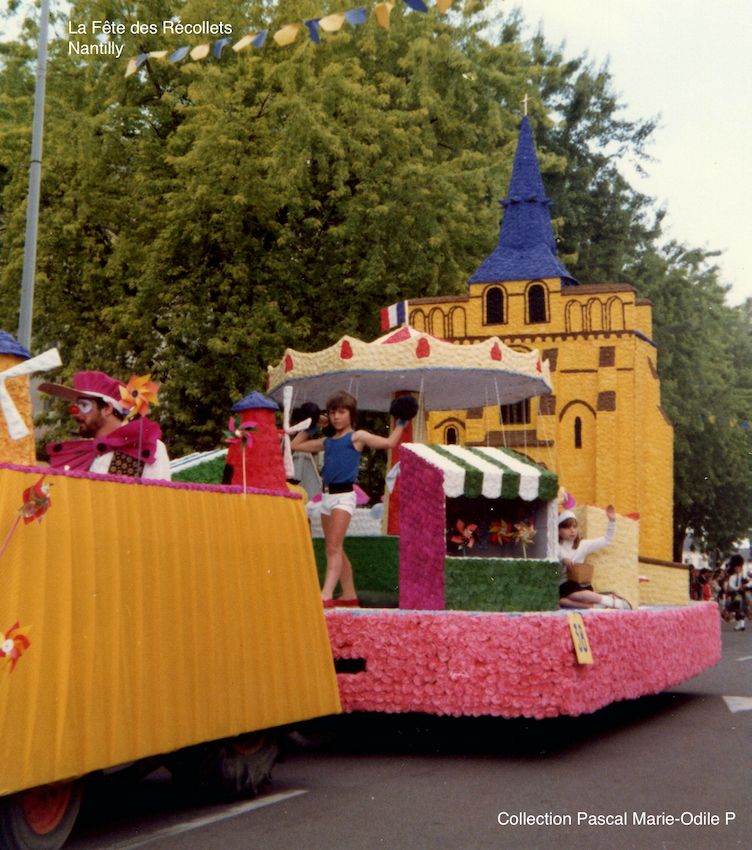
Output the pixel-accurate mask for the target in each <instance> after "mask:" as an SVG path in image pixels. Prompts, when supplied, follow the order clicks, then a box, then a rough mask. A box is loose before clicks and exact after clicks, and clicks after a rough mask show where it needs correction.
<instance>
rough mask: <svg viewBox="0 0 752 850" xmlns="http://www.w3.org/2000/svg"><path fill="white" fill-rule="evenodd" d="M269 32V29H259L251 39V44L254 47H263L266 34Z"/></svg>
mask: <svg viewBox="0 0 752 850" xmlns="http://www.w3.org/2000/svg"><path fill="white" fill-rule="evenodd" d="M268 34H269V30H261V32H260V33H259V34H258V35H257V36H256V38H254V39H253V41H252V42H251V44H252V45H253V46H254V47H263V46H264V44H265V43H266V36H267V35H268Z"/></svg>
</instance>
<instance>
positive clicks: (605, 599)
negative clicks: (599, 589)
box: [601, 593, 616, 608]
mask: <svg viewBox="0 0 752 850" xmlns="http://www.w3.org/2000/svg"><path fill="white" fill-rule="evenodd" d="M601 605H603V606H604V607H605V608H616V599H614V597H613V596H611V595H608V596H607V595H605V594H603V593H601Z"/></svg>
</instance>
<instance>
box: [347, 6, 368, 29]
mask: <svg viewBox="0 0 752 850" xmlns="http://www.w3.org/2000/svg"><path fill="white" fill-rule="evenodd" d="M345 20H346V21H347V23H348V24H350V26H351V27H358V26H360V25H361V24H364V23H365V22H366V21H367V20H368V12H366V9H365V6H358V7H357V8H355V9H348V11H347V12H345Z"/></svg>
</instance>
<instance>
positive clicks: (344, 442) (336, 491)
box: [292, 392, 418, 608]
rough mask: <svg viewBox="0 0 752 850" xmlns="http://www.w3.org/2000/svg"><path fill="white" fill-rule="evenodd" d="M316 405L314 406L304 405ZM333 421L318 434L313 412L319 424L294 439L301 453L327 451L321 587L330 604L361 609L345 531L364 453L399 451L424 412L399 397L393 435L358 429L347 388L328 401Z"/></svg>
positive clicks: (392, 410)
mask: <svg viewBox="0 0 752 850" xmlns="http://www.w3.org/2000/svg"><path fill="white" fill-rule="evenodd" d="M304 406H305V407H308V408H310V407H311V404H310V403H308V404H307V405H304ZM326 410H327V413H328V414H329V425H330V427H331V428H333V429H334V434H333V436H331V437H324V438H314V437H313V434H315V433H316V425H315V423H316V421H317V419H318V415H312V422H313V423H314V424H313V425H312V426H311V427H310V428H309V429H308V431H307V432H306V431H301V432H300V433H299V434H297V436H296V437H295V438H294V439H293V441H292V449H293V451H297V452H320V451H323V452H324V466H323V468H322V470H321V478H322V481H323V484H324V486H323V494H322V499H321V527H322V529H323V531H324V544H325V546H326V576H325V577H324V586H323V587H322V588H321V599H322V601H323V603H324V608H333V607H335V606H338V607H356V606H357V605H359V602H358V596H357V593H356V591H355V582H354V579H353V570H352V564H351V563H350V561H349V559H348V557H347V555H346V554H345V550H344V541H345V535H346V534H347V529H348V526H349V525H350V519H351V518H352V516H353V514H354V512H355V492H354V490H353V485H354V484H355V480H356V479H357V477H358V470H359V469H360V455H361V452H362V451H363V449H364V448H369V449H393V448H395V447H396V446H397V445H399V442H400V437H401V436H402V432H403V431H404V429H405V426H406V425H407V422H408V420H410V419H412V418H413V417H414V416H415V414H416V413H417V411H418V405H417V402H416V401H415V399H413V398H412V397H411V396H403V397H400V398H398V399H395V400H394V401H393V402H392V406H391V407H390V409H389V412H390V413H391V415H392V416H394V417H395V418H396V420H397V422H396V425H395V427H394V430H393V431H392V433H391V434H390V435H389V436H388V437H380V436H379V435H378V434H372V433H371V432H370V431H363V430H358V431H355V430H353V429H354V428H355V424H356V419H357V415H358V408H357V402H356V401H355V399H354V398H353V396H351V395H350V393H347V392H339V393H336V394H335V395H333V396H332V397H331V398H330V399H329V400H328V401H327V403H326ZM338 583H339V584H340V585H341V586H342V595H341V596H340V597H339V598H338V599H336V600H335V599H334V598H333V597H334V590H335V588H336V587H337V584H338Z"/></svg>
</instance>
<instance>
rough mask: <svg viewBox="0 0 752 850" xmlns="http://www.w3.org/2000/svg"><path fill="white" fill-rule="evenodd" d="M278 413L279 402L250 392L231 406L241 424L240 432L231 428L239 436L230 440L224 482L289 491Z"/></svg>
mask: <svg viewBox="0 0 752 850" xmlns="http://www.w3.org/2000/svg"><path fill="white" fill-rule="evenodd" d="M278 410H279V406H278V405H277V403H276V402H274V401H272V400H271V399H270V398H267V397H266V396H265V395H262V394H261V393H258V392H252V393H249V395H247V396H245V398H242V399H241V400H240V401H239V402H237V403H236V404H234V405H233V406H232V413H233V414H234V415H237V416H239V417H240V423H239V427H238V428H237V429H236V428H235V427H234V425H233V427H231V430H232V431H233V432H235V431H236V430H237V432H238V435H237V437H231V438H230V446H229V448H228V450H227V468H226V469H225V483H228V484H229V483H232V484H239V485H241V486H247V487H257V488H259V489H262V490H286V489H287V487H286V479H285V467H284V463H283V460H282V452H281V450H280V444H279V432H278V431H277V425H276V413H277V411H278ZM243 454H245V465H244V464H243ZM244 469H245V475H244Z"/></svg>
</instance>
